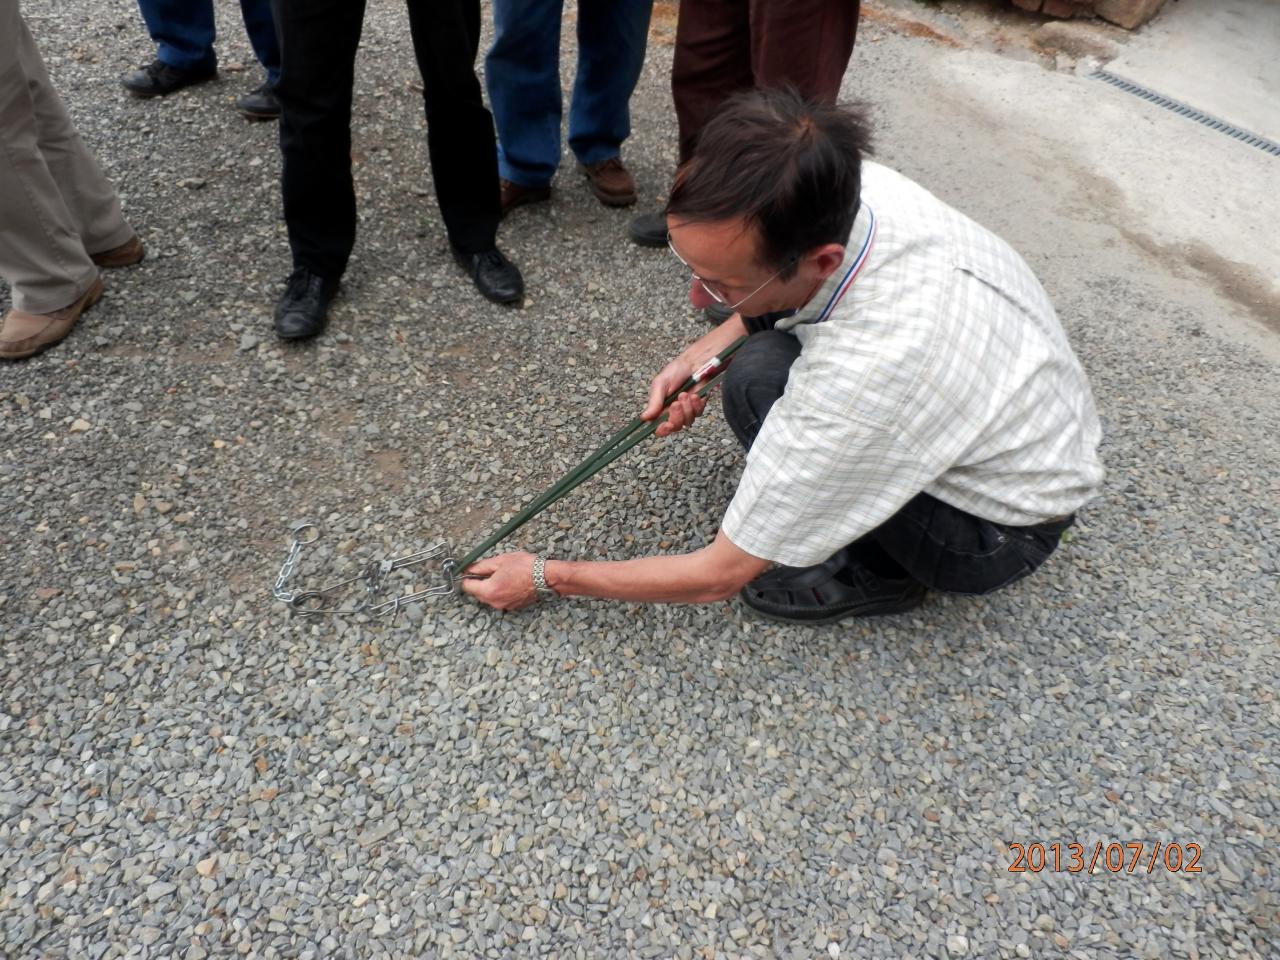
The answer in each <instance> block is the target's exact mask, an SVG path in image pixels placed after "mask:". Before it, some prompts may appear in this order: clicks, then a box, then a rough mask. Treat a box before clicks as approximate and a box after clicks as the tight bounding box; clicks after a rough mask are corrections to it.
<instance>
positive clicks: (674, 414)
mask: <svg viewBox="0 0 1280 960" xmlns="http://www.w3.org/2000/svg"><path fill="white" fill-rule="evenodd" d="M691 376H693V367H692V366H691V365H690V364H689V362H688V361H687V360H682V359H680V358H679V357H677V358H676V359H675V360H672V361H671V362H670V363H668V364H667V365H666V366H665V367H663V368H662V370H661V371H660V372H659V373H658V375H657V376H656V377H654V378H653V381H652V382H651V383H650V384H649V402H648V404H646V406H645V408H644V412H643V413H642V414H640V418H641V419H642V420H653V419H655V418H657V417H658V416H660V415H661V414H662V401H664V400H665V399H666V398H667V397H668V396H669V395H670V394H671V393H672V392H673V391H675V390H678V389H679V388H680V387H682V386H684V384H685V383H686V382H687V381H688V379H689V378H690V377H691ZM706 406H707V401H706V400H704V399H703V398H702V397H699V396H698V395H697V394H696V393H693V392H692V391H690V392H688V393H682V394H680V396H678V397H677V398H676V399H675V400H673V401H672V402H671V406H670V407H669V408H668V411H669V414H670V417H669V419H668V420H667V422H666V423H664V424H663V425H662V426H660V427H658V429H657V430H656V431H654V433H655V435H656V436H659V437H669V436H671V434H673V433H677V432H679V431H681V430H683V429H684V428H685V427H687V426H689V425H690V424H691V423H693V421H694V420H696V419H697V418H698V417H700V416H702V411H703V410H705V409H706Z"/></svg>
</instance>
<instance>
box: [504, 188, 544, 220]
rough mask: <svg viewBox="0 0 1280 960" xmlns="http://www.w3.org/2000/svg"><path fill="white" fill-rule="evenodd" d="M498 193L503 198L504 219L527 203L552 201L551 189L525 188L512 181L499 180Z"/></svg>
mask: <svg viewBox="0 0 1280 960" xmlns="http://www.w3.org/2000/svg"><path fill="white" fill-rule="evenodd" d="M498 192H499V194H500V195H501V197H502V215H503V216H504V217H505V216H506V215H507V212H508V211H510V210H513V209H515V208H516V207H522V206H524V205H525V204H526V203H541V202H542V201H543V200H549V199H551V188H550V187H525V186H521V185H520V184H518V183H512V182H511V181H510V180H499V181H498Z"/></svg>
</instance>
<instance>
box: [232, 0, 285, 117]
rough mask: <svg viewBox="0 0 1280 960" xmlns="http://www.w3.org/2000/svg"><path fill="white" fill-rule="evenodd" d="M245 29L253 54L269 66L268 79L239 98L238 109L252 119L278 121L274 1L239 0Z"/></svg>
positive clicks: (277, 46) (278, 76)
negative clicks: (272, 5)
mask: <svg viewBox="0 0 1280 960" xmlns="http://www.w3.org/2000/svg"><path fill="white" fill-rule="evenodd" d="M240 14H241V16H243V17H244V28H245V32H246V33H248V35H249V43H250V45H252V47H253V53H254V56H256V57H257V58H258V62H259V63H261V64H262V66H263V67H265V68H266V71H267V79H266V82H265V83H261V84H259V85H258V86H256V87H254V88H253V90H251V91H249V92H248V93H246V94H243V95H241V96H239V97H237V98H236V109H237V110H239V111H240V113H241V114H243V115H244V116H245V117H246V118H247V119H249V120H277V119H279V117H280V101H279V99H278V98H277V97H276V92H275V87H276V84H277V83H279V82H280V45H279V44H278V43H277V42H276V25H275V19H274V18H273V17H272V15H271V0H240Z"/></svg>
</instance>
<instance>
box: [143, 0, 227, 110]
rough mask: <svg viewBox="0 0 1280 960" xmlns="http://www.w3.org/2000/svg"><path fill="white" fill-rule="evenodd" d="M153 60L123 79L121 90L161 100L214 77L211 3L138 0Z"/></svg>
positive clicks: (216, 61)
mask: <svg viewBox="0 0 1280 960" xmlns="http://www.w3.org/2000/svg"><path fill="white" fill-rule="evenodd" d="M138 9H139V10H141V11H142V19H143V21H144V22H145V23H146V25H147V31H148V32H149V33H150V34H151V39H152V40H154V41H155V42H156V44H157V50H156V59H155V61H154V62H153V63H149V64H147V65H146V66H145V67H143V68H141V69H140V70H136V71H134V72H133V73H131V74H129V75H128V76H126V77H125V78H124V80H123V83H124V86H125V89H127V90H128V91H129V92H130V93H132V94H134V95H135V96H139V97H162V96H164V95H165V94H169V93H172V92H173V91H175V90H180V89H181V88H182V87H186V86H190V85H191V84H193V83H199V82H201V81H203V80H210V79H212V78H213V77H215V76H217V73H218V57H217V55H216V54H215V53H214V50H213V41H214V39H215V37H216V30H215V27H214V20H213V0H138Z"/></svg>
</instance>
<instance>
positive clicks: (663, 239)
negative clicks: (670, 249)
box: [627, 210, 667, 247]
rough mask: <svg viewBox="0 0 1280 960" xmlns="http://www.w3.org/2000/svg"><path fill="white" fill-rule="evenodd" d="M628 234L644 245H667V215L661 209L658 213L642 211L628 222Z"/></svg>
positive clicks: (635, 241)
mask: <svg viewBox="0 0 1280 960" xmlns="http://www.w3.org/2000/svg"><path fill="white" fill-rule="evenodd" d="M627 236H629V237H630V238H631V240H632V242H634V243H638V244H639V245H640V246H642V247H665V246H666V245H667V215H666V214H665V213H663V212H662V211H660V210H659V211H658V212H657V213H642V214H640V215H639V216H636V217H632V218H631V222H630V223H629V224H627Z"/></svg>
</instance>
